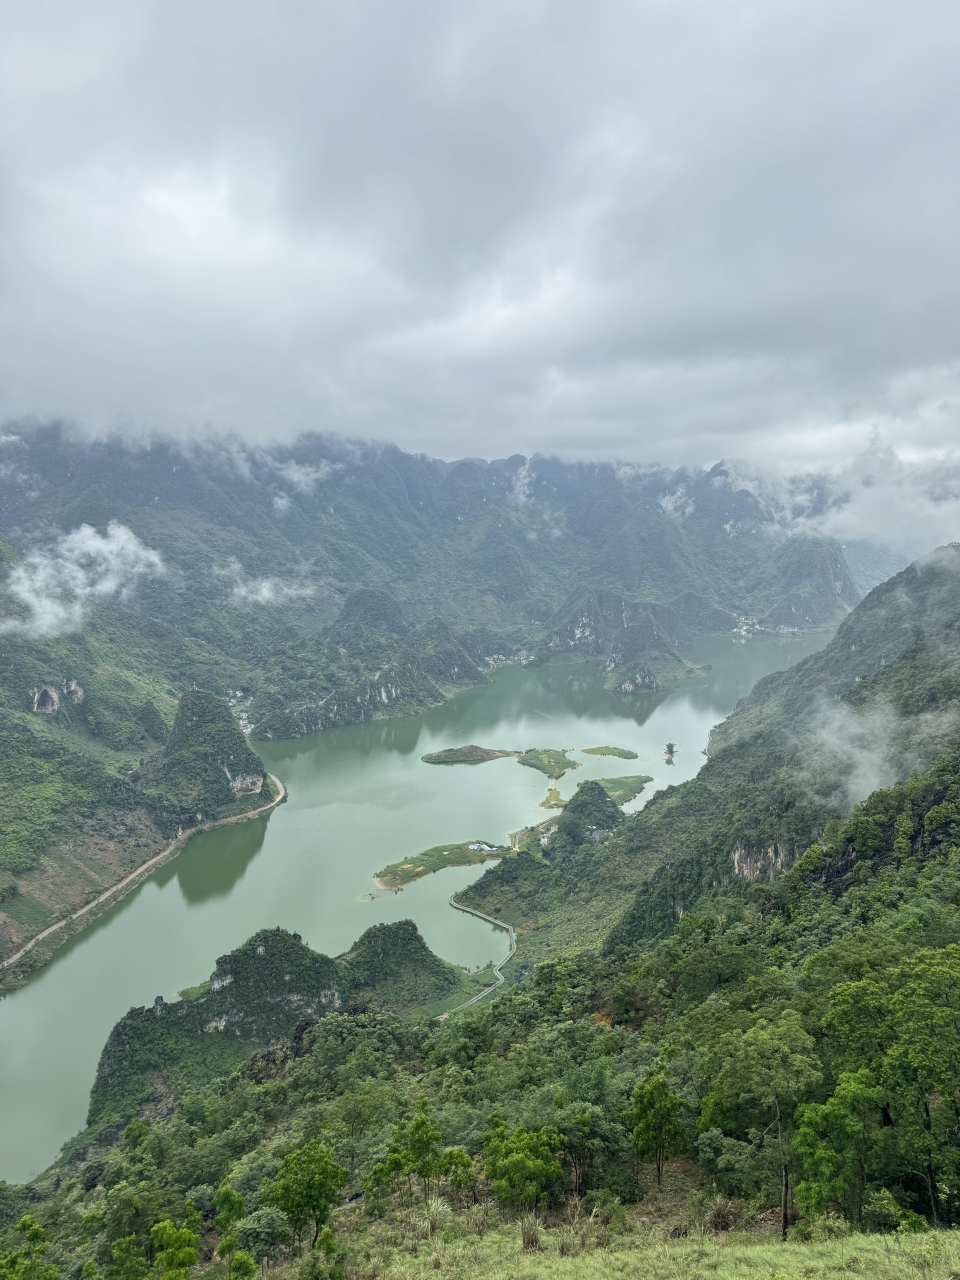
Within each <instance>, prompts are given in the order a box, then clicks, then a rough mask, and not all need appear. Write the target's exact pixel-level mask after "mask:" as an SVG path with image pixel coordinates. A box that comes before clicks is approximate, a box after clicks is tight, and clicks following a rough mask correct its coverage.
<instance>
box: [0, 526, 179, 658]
mask: <svg viewBox="0 0 960 1280" xmlns="http://www.w3.org/2000/svg"><path fill="white" fill-rule="evenodd" d="M163 572H164V565H163V561H162V559H161V558H160V556H159V555H158V554H157V552H156V551H153V550H152V549H151V548H150V547H147V546H144V544H143V543H142V542H141V541H140V539H139V538H138V537H137V536H136V534H135V533H133V532H132V530H130V529H128V528H127V527H126V525H122V524H119V523H118V522H117V521H116V520H111V522H110V524H109V525H108V526H107V531H106V533H105V534H101V533H98V532H97V530H96V529H94V528H93V527H92V526H91V525H89V524H82V525H80V527H79V528H77V529H74V530H73V531H72V532H71V533H68V534H65V535H64V536H63V537H61V538H58V539H57V540H56V542H54V543H53V545H52V546H50V547H47V548H37V549H35V550H33V551H31V552H30V553H29V554H28V555H26V556H25V557H24V559H23V560H22V561H21V562H20V563H19V564H16V565H14V567H13V569H12V570H11V572H10V575H9V577H8V579H7V583H6V588H7V591H8V592H9V594H10V595H12V596H13V597H14V599H15V600H16V601H17V602H18V603H19V604H20V606H22V610H23V611H24V616H21V617H6V618H2V619H0V631H29V632H32V633H33V634H36V635H61V634H63V633H64V632H68V631H78V630H79V629H80V627H81V626H82V624H83V618H84V615H85V613H86V610H87V607H88V605H89V604H90V603H91V602H92V601H95V600H98V599H108V598H111V597H119V598H121V599H122V598H124V597H126V596H128V595H129V594H130V592H131V591H132V590H133V588H134V586H135V585H136V583H137V581H138V580H139V579H140V578H142V577H155V576H157V575H158V574H162V573H163Z"/></svg>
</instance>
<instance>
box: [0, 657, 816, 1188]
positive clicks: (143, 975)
mask: <svg viewBox="0 0 960 1280" xmlns="http://www.w3.org/2000/svg"><path fill="white" fill-rule="evenodd" d="M828 639H829V636H828V635H827V634H826V633H824V632H819V633H815V634H811V633H808V634H806V635H803V636H795V637H783V638H780V637H762V638H753V639H751V640H750V641H748V642H747V643H746V644H744V643H742V642H740V641H737V640H734V639H732V638H728V637H722V638H713V639H711V640H709V641H704V642H702V643H701V644H700V645H699V647H698V649H697V650H696V651H695V652H694V653H693V654H691V655H690V656H691V657H692V659H693V661H695V662H698V663H707V662H709V663H712V670H711V671H709V672H707V673H706V674H704V675H703V676H702V677H700V678H698V679H696V680H691V681H688V682H687V683H686V684H685V685H683V686H682V688H680V689H677V690H675V691H673V692H671V693H668V694H665V695H649V694H648V695H642V696H638V697H636V698H632V699H623V698H620V697H617V696H615V695H613V694H610V693H608V692H607V691H606V690H605V689H604V688H603V680H602V676H601V674H600V672H599V669H598V668H597V667H596V666H595V665H593V664H576V665H571V666H556V667H548V668H544V669H531V668H527V669H525V670H524V669H521V668H518V667H503V668H501V669H500V670H499V671H498V672H497V673H496V674H495V676H494V677H493V678H492V680H491V683H490V684H489V685H488V686H487V687H485V688H482V689H478V690H472V691H469V692H467V693H464V694H461V695H460V696H458V697H457V698H454V699H453V700H451V701H450V702H448V703H446V704H445V705H444V706H442V707H437V708H435V709H434V710H432V711H428V712H427V713H426V714H424V715H421V716H410V717H405V718H403V719H396V720H381V721H375V722H374V723H372V724H365V725H357V726H354V727H351V728H345V729H336V730H329V731H327V732H325V733H321V734H316V735H314V736H312V737H309V738H301V739H299V740H297V741H295V742H269V743H257V744H256V746H257V750H258V751H259V752H260V754H261V755H262V756H263V758H264V760H265V761H266V763H267V766H268V768H269V769H270V771H271V772H272V773H275V774H277V776H278V777H280V778H281V779H282V780H283V782H284V784H285V785H286V787H287V788H288V791H289V800H288V801H287V803H286V804H284V805H281V806H280V807H279V808H278V809H276V810H275V811H274V812H273V813H271V814H270V815H268V816H266V817H264V818H259V819H254V820H251V821H250V822H247V823H244V824H242V825H240V826H234V827H223V828H220V829H219V830H216V831H210V832H206V833H204V834H201V835H198V836H195V837H194V838H193V839H192V840H191V841H190V842H189V843H188V844H187V846H186V848H185V849H184V851H183V852H182V853H181V854H180V855H179V856H178V857H177V858H176V859H174V860H173V861H172V862H170V863H168V864H167V865H166V866H165V867H162V868H161V869H160V870H159V871H157V872H155V873H154V874H153V875H152V876H151V877H150V878H149V879H148V880H146V881H145V882H144V883H143V885H142V886H141V887H139V888H138V889H136V890H135V891H134V892H133V893H131V894H130V895H129V896H128V897H126V898H124V899H122V901H120V902H118V903H117V904H116V905H115V906H114V907H112V908H111V909H110V910H109V911H107V912H106V913H105V914H104V915H102V916H101V917H100V919H99V920H97V921H96V922H95V923H94V924H92V925H91V926H90V927H89V928H87V929H86V930H85V931H84V932H83V933H82V934H79V935H78V936H77V937H76V938H74V939H73V940H72V941H70V942H69V943H67V944H66V945H65V946H64V947H63V948H62V949H61V950H60V951H59V952H58V953H57V955H56V957H55V959H54V960H53V961H52V963H51V964H49V965H48V966H47V967H46V968H45V969H43V970H42V971H41V972H40V973H38V974H37V976H36V977H35V978H34V979H33V980H32V981H31V982H30V983H29V984H28V985H27V986H26V987H24V988H22V989H21V990H20V991H17V992H15V993H14V994H13V995H12V996H8V997H7V998H6V999H4V1000H3V1001H2V1002H0V1178H5V1179H7V1180H8V1181H10V1182H19V1181H22V1180H25V1179H27V1178H30V1177H32V1176H33V1175H34V1174H36V1173H38V1172H39V1171H40V1170H41V1169H43V1168H45V1167H46V1166H47V1165H48V1164H50V1162H51V1161H52V1160H53V1159H54V1158H55V1157H56V1154H57V1151H58V1150H59V1148H60V1146H61V1144H62V1143H63V1142H65V1141H66V1140H67V1139H68V1138H70V1137H72V1136H73V1134H75V1133H76V1132H77V1131H78V1130H79V1129H81V1128H82V1127H83V1124H84V1122H85V1119H86V1111H87V1103H88V1099H89V1092H90V1086H91V1084H92V1082H93V1077H94V1074H95V1072H96V1066H97V1060H98V1058H99V1056H100V1050H101V1049H102V1047H103V1044H104V1041H105V1040H106V1038H107V1036H108V1034H109V1032H110V1029H111V1027H112V1026H113V1024H114V1023H115V1022H116V1021H117V1019H118V1018H120V1017H121V1016H122V1015H123V1014H124V1013H125V1012H126V1011H127V1009H128V1008H130V1007H131V1006H132V1005H143V1004H149V1003H152V1001H153V999H154V997H155V996H157V995H162V996H164V997H165V998H166V999H172V998H173V997H174V996H175V995H176V994H177V992H178V991H179V990H180V989H181V988H182V987H185V986H189V985H193V984H194V983H197V982H199V981H201V980H202V979H203V978H205V977H206V976H207V975H208V974H209V973H210V971H211V970H212V969H213V966H214V963H215V962H216V959H217V956H219V955H222V954H223V953H224V952H227V951H231V950H232V949H233V948H234V947H237V946H239V945H240V943H242V942H243V941H244V940H245V939H246V938H248V937H249V936H250V934H252V933H254V932H255V931H256V930H257V929H261V928H264V927H273V926H275V925H278V924H279V925H283V926H284V928H287V929H290V930H293V931H295V932H297V933H299V934H301V935H302V936H303V938H304V940H305V941H306V942H307V943H309V944H310V946H312V947H314V948H316V949H317V950H318V951H324V952H327V953H328V954H330V955H337V954H338V953H339V952H342V951H345V950H347V948H348V947H349V946H350V944H351V943H352V942H354V941H355V940H356V939H357V938H358V937H359V936H360V934H361V933H362V932H363V931H364V929H367V928H369V927H370V925H372V924H376V923H378V922H380V921H390V920H402V919H404V918H406V917H411V918H412V919H413V920H415V921H416V923H417V925H418V927H419V929H420V932H421V933H422V934H423V936H424V938H425V939H426V941H427V944H428V945H429V946H430V947H431V948H432V949H433V950H434V951H435V952H437V953H438V954H439V955H441V956H443V957H444V958H445V959H448V960H452V961H454V962H455V963H456V964H459V965H462V966H463V967H465V968H477V967H479V966H482V965H485V964H486V963H487V962H488V961H490V960H491V959H499V958H500V957H501V956H502V955H503V954H504V953H505V951H506V934H505V933H504V932H503V931H502V930H498V929H495V928H494V927H493V926H489V925H486V924H485V923H484V922H483V921H481V920H476V919H473V918H471V917H469V916H466V915H464V914H463V913H462V912H459V911H453V910H452V909H451V908H450V907H449V905H448V902H447V899H448V898H449V896H450V894H451V893H453V892H454V891H455V890H457V889H460V888H463V887H465V886H466V885H468V884H470V883H472V882H473V881H474V880H475V879H477V877H478V876H479V875H480V874H481V868H478V867H451V868H449V869H448V870H446V871H442V872H439V873H438V874H436V875H433V876H429V877H427V878H425V879H423V880H420V881H417V882H416V883H415V884H413V885H410V886H409V887H408V888H406V889H404V890H403V891H402V892H401V893H399V894H387V895H376V894H375V895H374V896H371V890H373V889H374V884H373V875H374V873H375V872H376V871H378V870H380V868H382V867H384V866H385V865H386V864H388V863H390V862H396V861H397V860H398V859H400V858H406V857H408V856H411V855H413V854H415V853H417V852H419V851H420V850H421V849H425V848H429V847H430V846H431V845H436V844H440V843H442V842H444V841H450V842H451V843H452V842H454V841H460V840H466V839H472V838H479V839H484V840H488V841H490V842H492V843H497V844H506V842H507V836H508V833H509V832H511V831H516V830H517V829H518V828H520V827H522V826H525V825H528V824H531V823H534V822H539V821H542V820H543V818H544V817H546V816H547V814H546V813H545V812H544V810H543V809H541V808H539V804H540V801H541V800H542V799H544V797H545V795H546V792H547V785H548V783H547V779H546V778H545V777H544V776H543V775H542V774H540V773H538V772H536V771H535V770H533V769H528V768H524V767H522V766H520V765H518V764H517V763H516V761H515V760H513V759H502V760H494V761H491V762H489V763H487V764H482V765H474V766H464V765H461V766H451V767H437V766H432V765H426V764H423V763H422V762H421V760H420V757H421V756H422V755H424V754H426V753H427V752H430V751H437V750H440V749H442V748H443V747H451V746H460V745H461V744H463V743H466V742H478V743H480V744H481V745H482V746H490V747H498V748H503V749H511V750H520V749H525V748H528V747H567V748H572V749H573V750H574V752H576V753H579V751H580V750H581V749H582V748H584V747H596V746H605V745H609V746H620V747H627V748H630V749H631V750H633V751H636V752H637V753H638V755H639V759H637V760H619V759H617V758H616V757H602V756H585V755H581V754H574V756H573V758H574V759H576V760H577V761H578V762H579V765H580V767H579V768H578V769H576V770H573V771H572V772H570V773H568V774H565V775H564V777H563V779H562V780H561V781H560V783H559V784H556V785H558V787H559V790H560V793H561V795H562V796H563V797H564V798H566V797H569V796H570V795H571V794H572V792H573V791H574V790H575V788H576V785H577V783H578V782H580V781H582V780H583V779H584V778H601V777H604V776H608V777H609V776H618V775H621V774H627V773H647V774H652V775H653V777H654V781H653V782H652V783H651V784H649V785H648V786H647V788H646V790H645V792H644V793H643V794H642V795H641V796H640V797H638V798H637V799H636V800H635V801H633V802H632V803H631V804H629V805H627V806H626V808H627V810H628V811H630V810H633V809H637V808H639V807H641V806H642V805H643V803H644V802H645V801H646V799H648V798H649V797H650V796H651V795H652V794H653V792H654V791H655V790H656V789H657V788H658V787H662V786H665V785H667V784H668V783H671V782H673V783H676V782H681V781H683V780H684V779H686V778H690V777H692V776H693V775H694V774H695V773H696V772H697V770H698V769H699V768H700V766H701V765H702V764H703V759H704V758H703V756H702V755H701V749H702V748H703V747H704V746H705V745H706V741H707V735H708V733H709V730H710V728H711V727H712V726H713V725H714V724H716V723H717V721H719V720H721V719H722V718H723V717H724V716H725V715H727V714H728V713H729V712H730V710H731V709H732V708H733V706H734V704H735V703H736V702H737V700H738V699H739V698H742V697H743V696H744V695H745V694H747V693H748V692H749V691H750V689H751V688H752V687H753V685H754V684H755V682H756V681H757V680H758V679H759V678H760V677H761V676H763V675H766V674H767V673H768V672H770V671H777V670H781V669H782V668H784V667H787V666H790V665H791V664H793V663H794V662H797V661H799V659H800V658H802V657H805V656H806V655H807V654H808V653H812V652H814V651H815V650H817V649H819V648H822V646H823V645H824V644H825V643H826V641H827V640H828ZM668 740H669V741H672V742H675V743H676V744H677V753H676V758H675V764H674V765H673V766H669V765H667V764H666V762H665V760H664V756H663V746H664V743H665V742H667V741H668Z"/></svg>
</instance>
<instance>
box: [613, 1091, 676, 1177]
mask: <svg viewBox="0 0 960 1280" xmlns="http://www.w3.org/2000/svg"><path fill="white" fill-rule="evenodd" d="M690 1110H692V1108H691V1107H690V1105H689V1103H687V1102H685V1101H684V1099H683V1098H680V1097H678V1096H677V1095H676V1094H674V1093H671V1092H670V1086H669V1085H668V1083H667V1078H666V1076H664V1075H663V1073H662V1072H653V1073H651V1074H650V1075H648V1076H647V1077H646V1079H644V1080H641V1081H640V1082H639V1083H638V1084H637V1087H636V1088H635V1089H634V1091H633V1106H632V1107H631V1108H630V1110H629V1111H628V1112H627V1113H626V1115H625V1116H624V1117H623V1122H624V1124H625V1125H626V1126H627V1128H629V1129H630V1130H631V1132H632V1137H633V1149H634V1151H635V1152H636V1153H637V1159H638V1160H647V1161H649V1160H652V1161H653V1163H654V1164H655V1166H656V1170H657V1186H658V1187H659V1186H660V1184H661V1183H662V1181H663V1166H664V1162H665V1161H666V1160H667V1159H669V1158H670V1157H671V1156H677V1155H682V1154H683V1153H684V1152H685V1151H686V1150H687V1147H688V1139H687V1131H686V1129H685V1127H684V1125H683V1123H682V1122H681V1120H680V1116H681V1114H682V1113H683V1112H684V1111H690Z"/></svg>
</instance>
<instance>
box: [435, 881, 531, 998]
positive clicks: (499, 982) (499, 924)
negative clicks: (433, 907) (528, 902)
mask: <svg viewBox="0 0 960 1280" xmlns="http://www.w3.org/2000/svg"><path fill="white" fill-rule="evenodd" d="M449 901H450V906H451V907H453V909H454V910H455V911H463V912H465V913H466V914H467V915H470V916H476V917H477V919H478V920H486V921H487V923H488V924H492V925H495V926H496V928H498V929H506V931H507V933H508V934H509V935H510V950H509V951H508V952H507V954H506V955H505V956H504V957H503V959H502V960H499V961H498V962H497V963H496V964H495V965H493V966H492V967H493V976H494V981H493V982H491V984H490V986H489V987H485V988H484V990H483V991H480V992H478V994H477V995H475V996H471V997H470V999H469V1000H465V1001H464V1002H463V1004H458V1005H457V1007H456V1008H455V1009H448V1010H447V1012H446V1013H441V1014H440V1015H439V1016H438V1018H437V1021H438V1022H443V1021H444V1019H445V1018H449V1017H450V1015H451V1014H452V1013H459V1012H460V1010H461V1009H467V1008H469V1007H470V1005H472V1004H476V1003H477V1001H478V1000H483V999H484V998H485V997H486V996H488V995H490V993H491V992H493V991H496V990H497V989H498V988H499V987H502V986H503V984H504V983H505V982H506V978H505V977H504V976H503V974H502V973H501V972H500V970H501V969H502V968H503V966H504V965H505V964H507V963H509V961H511V960H512V959H513V957H514V956H515V955H516V954H517V933H516V930H515V929H514V927H513V925H512V924H507V922H506V921H505V920H495V919H494V918H493V916H488V915H486V914H485V913H484V912H483V911H475V910H474V908H473V907H464V906H462V905H461V904H460V903H459V902H458V901H457V895H456V894H455V893H451V895H450V899H449Z"/></svg>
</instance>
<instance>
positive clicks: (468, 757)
mask: <svg viewBox="0 0 960 1280" xmlns="http://www.w3.org/2000/svg"><path fill="white" fill-rule="evenodd" d="M519 754H520V752H519V751H494V750H493V749H492V748H491V747H478V746H477V745H476V744H475V743H472V742H471V743H470V744H469V745H468V746H466V747H447V749H446V751H432V752H431V753H430V754H429V755H425V756H421V757H420V759H421V760H422V761H423V762H424V764H483V763H484V761H485V760H500V759H501V758H502V757H503V756H518V755H519Z"/></svg>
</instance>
